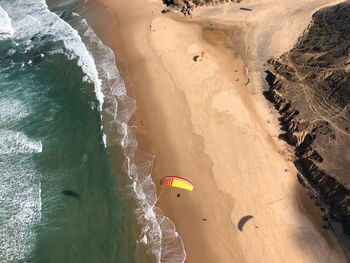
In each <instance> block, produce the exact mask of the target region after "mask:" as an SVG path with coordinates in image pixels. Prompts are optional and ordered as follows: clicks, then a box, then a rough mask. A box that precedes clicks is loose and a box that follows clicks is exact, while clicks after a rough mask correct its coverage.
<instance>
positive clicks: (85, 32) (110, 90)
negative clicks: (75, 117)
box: [74, 14, 186, 263]
mask: <svg viewBox="0 0 350 263" xmlns="http://www.w3.org/2000/svg"><path fill="white" fill-rule="evenodd" d="M74 16H75V17H77V16H79V15H77V14H74ZM78 31H79V33H80V35H81V36H82V40H83V42H84V43H85V45H86V47H87V49H88V50H89V52H90V53H91V54H93V56H94V60H95V63H96V67H97V71H98V73H99V77H100V79H101V80H102V92H103V94H104V98H105V105H106V107H105V108H104V112H105V113H107V117H106V120H105V130H106V131H107V132H106V134H107V145H110V146H111V145H113V144H116V143H117V144H120V145H121V146H122V147H123V149H124V155H125V157H126V161H125V164H124V165H125V168H124V170H125V171H126V172H127V174H128V176H129V178H130V179H131V182H132V183H131V187H132V189H133V192H134V193H135V198H136V201H137V203H138V208H137V210H136V216H137V220H138V223H139V224H140V226H141V234H140V239H139V241H138V242H139V243H144V244H147V246H148V247H149V249H150V252H151V253H153V254H154V255H155V256H156V259H157V262H163V263H170V262H171V263H183V262H184V261H185V259H186V252H185V249H184V245H183V241H182V239H181V237H180V236H179V235H178V233H177V232H176V230H175V225H174V224H173V223H172V222H171V221H170V219H169V218H167V217H166V216H164V215H163V213H162V211H161V210H160V209H159V208H157V207H156V206H155V204H156V201H157V192H156V186H155V184H154V182H153V180H152V177H151V172H152V167H153V158H154V157H153V156H150V155H148V154H145V153H142V152H140V151H139V150H138V149H137V145H138V144H137V141H136V135H135V134H136V128H135V127H130V126H128V122H129V120H130V118H131V116H132V115H133V113H134V112H135V110H136V103H135V101H134V100H133V99H131V98H130V97H128V96H127V92H126V88H125V84H124V81H123V79H122V78H121V76H120V74H119V71H118V69H117V67H116V61H115V56H114V52H113V51H112V50H111V49H110V48H109V47H107V46H106V45H104V44H103V42H102V41H101V40H100V39H99V38H98V36H97V35H96V34H95V33H94V31H93V29H92V28H91V27H90V26H89V25H88V23H87V21H86V20H85V19H81V21H80V23H79V28H78Z"/></svg>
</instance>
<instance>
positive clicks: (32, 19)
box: [0, 0, 104, 110]
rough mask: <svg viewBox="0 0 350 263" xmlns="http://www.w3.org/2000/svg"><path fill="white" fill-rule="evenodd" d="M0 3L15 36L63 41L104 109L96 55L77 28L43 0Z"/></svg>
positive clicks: (100, 107)
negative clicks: (89, 48) (52, 10)
mask: <svg viewBox="0 0 350 263" xmlns="http://www.w3.org/2000/svg"><path fill="white" fill-rule="evenodd" d="M0 6H2V8H3V9H4V10H6V12H7V14H8V16H9V17H11V19H12V25H13V28H14V30H15V33H14V35H13V36H14V38H15V39H23V38H27V39H31V38H32V37H34V36H35V37H38V38H44V37H45V38H46V39H48V40H51V41H54V42H57V41H62V42H63V44H64V47H65V49H66V51H65V52H66V55H67V57H68V58H69V59H77V60H78V65H79V66H80V67H81V68H82V70H83V72H84V73H85V74H86V75H87V76H88V79H89V80H90V81H91V82H93V83H94V87H95V92H96V97H97V99H98V101H99V103H100V105H99V109H100V110H102V105H103V101H104V99H103V93H102V91H101V80H100V79H99V76H98V71H97V69H96V65H95V61H94V58H93V56H92V55H91V54H90V53H89V51H88V50H87V49H86V46H85V45H84V43H83V42H82V40H81V37H80V36H79V34H78V32H77V30H75V29H74V28H72V27H71V26H70V25H69V24H68V23H67V22H65V21H64V20H62V19H61V18H60V17H59V16H58V15H57V14H55V13H53V12H51V11H50V10H49V9H48V8H47V5H46V3H45V1H44V0H27V1H23V0H13V1H0Z"/></svg>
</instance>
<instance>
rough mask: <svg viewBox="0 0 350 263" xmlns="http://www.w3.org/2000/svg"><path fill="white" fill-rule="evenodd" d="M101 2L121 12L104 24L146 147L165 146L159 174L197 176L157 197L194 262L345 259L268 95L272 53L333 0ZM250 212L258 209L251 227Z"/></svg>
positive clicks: (157, 151) (288, 44) (157, 161)
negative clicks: (305, 185) (167, 7)
mask: <svg viewBox="0 0 350 263" xmlns="http://www.w3.org/2000/svg"><path fill="white" fill-rule="evenodd" d="M101 2H103V3H104V4H106V5H107V6H109V8H110V9H109V11H110V12H111V13H110V14H113V16H114V20H115V24H113V25H110V26H107V25H105V24H103V23H101V25H95V28H97V31H98V33H99V35H100V36H101V38H102V40H103V41H104V42H105V43H106V44H107V45H109V46H110V47H112V48H113V49H114V51H115V53H116V57H117V63H118V68H119V69H120V70H121V73H122V76H123V78H124V80H125V82H126V86H127V88H128V90H129V93H130V95H131V96H132V97H134V98H135V99H136V103H137V107H138V109H137V111H136V113H135V117H134V120H133V123H134V124H135V125H136V126H137V127H138V135H137V136H138V141H139V144H140V148H141V149H142V150H145V151H146V152H151V153H154V154H155V156H156V158H155V166H154V171H153V176H154V180H155V181H156V182H157V181H158V180H159V178H160V177H161V176H165V175H178V176H183V177H186V178H188V179H190V180H192V181H193V182H194V184H195V185H196V190H195V192H192V193H190V192H183V191H180V190H175V189H170V188H169V189H166V190H164V191H163V193H162V196H161V199H160V202H159V206H160V207H161V208H162V210H163V211H164V212H165V214H166V215H167V216H168V217H169V218H170V219H171V220H172V221H173V222H174V223H175V225H176V227H177V230H178V232H179V234H180V235H181V237H182V238H183V241H184V244H185V248H186V252H187V260H186V262H192V263H206V262H208V263H212V262H223V263H226V262H298V263H299V262H336V263H338V262H346V260H345V258H344V255H343V253H342V251H341V249H340V247H339V245H338V244H337V242H336V240H335V237H334V235H333V234H332V233H331V232H329V231H326V230H323V229H322V227H321V225H320V222H319V221H320V220H319V219H318V215H317V209H314V208H313V206H312V205H311V204H310V202H309V201H308V200H307V198H305V195H304V193H303V191H302V190H301V189H300V187H299V185H298V183H297V181H296V179H295V174H296V171H295V169H294V167H293V164H292V163H291V162H290V161H289V160H288V159H289V157H288V147H287V146H286V145H284V144H283V143H282V142H280V141H279V140H278V139H277V135H278V133H279V130H278V129H279V127H278V124H277V123H276V121H275V119H276V115H275V113H274V111H273V110H272V109H271V108H270V107H269V106H268V104H267V102H266V101H265V100H264V98H263V96H262V95H261V91H262V84H261V83H262V82H261V79H262V74H261V72H262V70H263V66H262V65H263V64H264V61H265V60H266V59H267V58H269V57H270V56H278V55H279V54H280V53H281V52H283V51H287V50H288V49H290V48H291V47H292V46H293V44H294V43H295V41H296V39H297V37H298V35H300V33H302V31H303V28H306V26H307V23H308V22H309V21H310V18H311V14H312V13H313V12H314V10H316V9H317V8H319V7H320V6H323V5H325V4H329V3H331V2H335V1H320V0H318V1H308V2H307V4H303V3H304V2H305V1H300V0H299V1H277V0H274V1H272V0H270V1H246V2H245V5H244V7H249V8H252V9H253V12H249V13H248V12H245V11H239V8H238V7H243V5H242V4H241V5H240V6H237V5H225V6H224V7H220V8H218V7H206V8H200V9H198V10H196V12H195V16H194V18H193V19H192V20H186V19H184V18H182V17H181V16H180V15H177V14H174V13H167V14H163V15H162V14H160V11H161V9H162V7H163V6H162V5H161V4H160V3H159V2H161V1H158V0H157V1H155V0H152V1H150V0H149V1H148V2H147V1H145V0H132V1H130V0H118V1H109V0H103V1H102V0H101ZM292 21H293V23H291V24H289V23H290V22H292ZM210 24H212V25H210ZM211 27H212V28H211ZM287 30H288V31H287ZM201 51H205V55H204V57H203V59H202V60H201V61H199V62H195V61H193V57H194V56H195V55H200V52H201ZM247 78H249V79H250V82H249V83H248V85H245V84H246V83H247ZM178 193H181V196H180V198H177V196H176V195H177V194H178ZM246 215H253V216H254V218H253V219H251V220H250V221H248V222H247V223H246V225H245V226H244V229H243V232H241V231H239V230H238V229H237V223H238V221H239V220H240V218H242V217H243V216H246ZM203 219H206V220H207V221H204V220H203Z"/></svg>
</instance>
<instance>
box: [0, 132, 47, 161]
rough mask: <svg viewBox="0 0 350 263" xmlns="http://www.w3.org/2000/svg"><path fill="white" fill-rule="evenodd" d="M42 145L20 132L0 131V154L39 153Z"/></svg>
mask: <svg viewBox="0 0 350 263" xmlns="http://www.w3.org/2000/svg"><path fill="white" fill-rule="evenodd" d="M42 149H43V147H42V144H41V142H40V141H35V140H32V139H30V138H28V137H27V136H26V135H25V134H23V133H21V132H16V131H11V130H0V154H12V155H13V154H18V153H21V154H23V153H40V152H42Z"/></svg>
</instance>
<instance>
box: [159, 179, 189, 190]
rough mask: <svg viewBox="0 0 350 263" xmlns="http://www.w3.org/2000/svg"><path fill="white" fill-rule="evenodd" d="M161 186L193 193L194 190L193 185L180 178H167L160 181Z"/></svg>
mask: <svg viewBox="0 0 350 263" xmlns="http://www.w3.org/2000/svg"><path fill="white" fill-rule="evenodd" d="M160 185H167V186H171V187H177V188H182V189H185V190H188V191H191V192H192V191H193V190H194V185H193V183H191V182H190V181H189V180H187V179H185V178H182V177H179V176H165V177H163V178H162V179H161V180H160Z"/></svg>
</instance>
